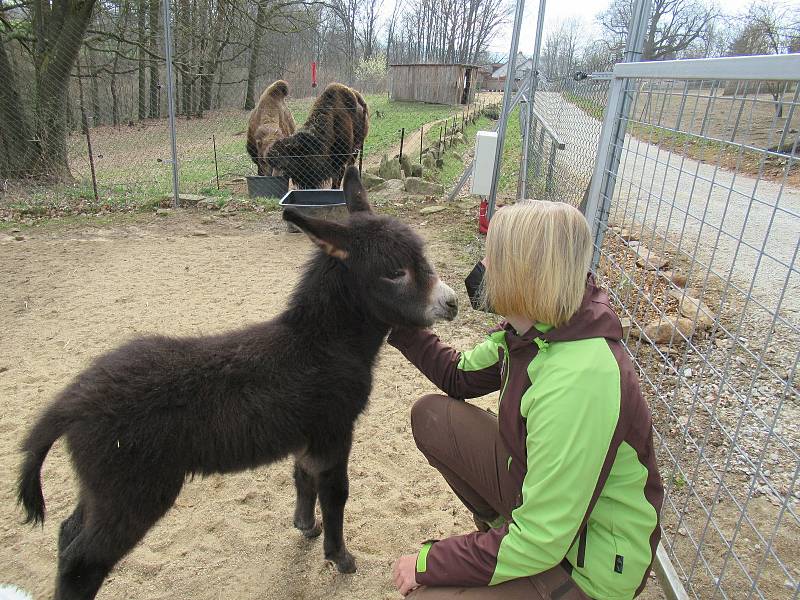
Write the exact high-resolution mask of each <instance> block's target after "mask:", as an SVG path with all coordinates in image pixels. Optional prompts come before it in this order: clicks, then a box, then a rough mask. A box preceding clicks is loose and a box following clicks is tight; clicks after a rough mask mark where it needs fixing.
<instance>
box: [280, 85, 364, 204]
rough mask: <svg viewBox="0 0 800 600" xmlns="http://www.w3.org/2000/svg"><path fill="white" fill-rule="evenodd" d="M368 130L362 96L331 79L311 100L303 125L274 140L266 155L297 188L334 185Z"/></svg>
mask: <svg viewBox="0 0 800 600" xmlns="http://www.w3.org/2000/svg"><path fill="white" fill-rule="evenodd" d="M368 131H369V109H368V107H367V103H366V101H365V100H364V97H363V96H362V95H361V94H359V93H358V92H357V91H355V90H353V89H351V88H349V87H347V86H345V85H342V84H340V83H331V84H330V85H328V87H326V88H325V90H324V91H323V92H322V94H320V96H319V98H317V100H316V101H315V102H314V105H313V107H312V108H311V113H310V114H309V115H308V118H307V119H306V122H305V123H303V126H302V127H301V128H300V129H299V130H298V131H297V132H296V133H295V134H294V135H291V136H288V137H286V138H284V139H280V140H277V141H276V142H275V143H274V144H273V145H272V147H271V148H270V150H269V152H267V155H266V163H267V165H268V166H269V168H271V169H272V170H273V172H274V171H277V172H279V173H282V174H283V175H285V176H286V177H289V178H291V180H292V182H293V183H294V185H295V186H296V187H297V188H299V189H305V190H308V189H320V188H322V187H323V186H325V185H326V183H328V182H330V184H331V187H333V188H338V187H339V186H340V185H341V183H342V177H343V176H344V172H345V169H346V168H347V167H348V166H349V165H352V164H354V163H355V160H356V156H358V153H359V152H360V151H361V147H362V145H363V144H364V139H365V138H366V137H367V133H368Z"/></svg>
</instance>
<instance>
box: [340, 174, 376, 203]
mask: <svg viewBox="0 0 800 600" xmlns="http://www.w3.org/2000/svg"><path fill="white" fill-rule="evenodd" d="M342 189H343V190H344V199H345V202H347V210H348V211H350V212H351V213H354V212H372V208H371V207H370V205H369V201H368V200H367V190H365V189H364V185H363V184H362V183H361V175H360V174H359V172H358V169H357V168H356V167H354V166H351V167H348V168H347V171H346V172H345V174H344V183H343V184H342Z"/></svg>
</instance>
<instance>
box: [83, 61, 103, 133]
mask: <svg viewBox="0 0 800 600" xmlns="http://www.w3.org/2000/svg"><path fill="white" fill-rule="evenodd" d="M86 55H87V56H88V57H89V83H90V86H89V91H90V94H91V103H92V115H91V122H90V123H89V125H90V126H91V127H97V126H98V125H102V124H103V113H102V109H101V108H100V87H99V86H98V83H97V80H98V79H99V77H98V75H97V67H95V64H94V51H93V50H90V49H88V48H87V49H86Z"/></svg>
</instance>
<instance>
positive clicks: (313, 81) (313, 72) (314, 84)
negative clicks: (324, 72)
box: [311, 61, 317, 88]
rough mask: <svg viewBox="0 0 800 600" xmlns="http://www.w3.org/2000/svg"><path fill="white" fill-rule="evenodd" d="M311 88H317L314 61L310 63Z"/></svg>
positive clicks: (315, 64)
mask: <svg viewBox="0 0 800 600" xmlns="http://www.w3.org/2000/svg"><path fill="white" fill-rule="evenodd" d="M311 87H312V88H315V87H317V63H316V61H314V62H312V63H311Z"/></svg>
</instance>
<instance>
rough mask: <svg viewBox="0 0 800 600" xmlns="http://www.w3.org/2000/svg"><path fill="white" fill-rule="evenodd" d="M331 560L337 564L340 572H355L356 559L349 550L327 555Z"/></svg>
mask: <svg viewBox="0 0 800 600" xmlns="http://www.w3.org/2000/svg"><path fill="white" fill-rule="evenodd" d="M325 558H327V559H328V560H329V561H331V562H332V563H333V564H335V565H336V568H337V569H338V570H339V573H355V572H356V559H355V558H353V555H352V554H350V553H349V552H348V551H347V550H342V551H341V552H337V553H336V554H335V555H332V556H326V557H325Z"/></svg>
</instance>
